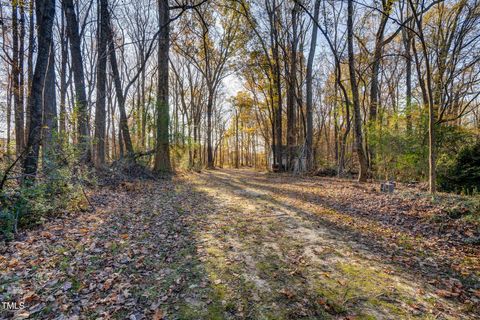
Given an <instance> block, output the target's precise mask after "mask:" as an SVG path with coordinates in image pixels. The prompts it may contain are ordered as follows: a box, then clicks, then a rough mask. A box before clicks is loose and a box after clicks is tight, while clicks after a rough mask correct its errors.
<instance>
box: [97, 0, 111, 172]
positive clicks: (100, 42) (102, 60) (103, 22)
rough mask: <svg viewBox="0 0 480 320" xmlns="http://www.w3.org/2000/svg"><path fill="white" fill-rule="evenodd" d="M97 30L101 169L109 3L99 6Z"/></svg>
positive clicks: (102, 1) (103, 150) (101, 162)
mask: <svg viewBox="0 0 480 320" xmlns="http://www.w3.org/2000/svg"><path fill="white" fill-rule="evenodd" d="M98 11H99V12H98V24H97V25H98V30H97V59H98V62H97V92H96V93H97V99H96V100H97V101H96V104H95V138H94V140H95V153H94V163H95V166H96V167H101V166H102V165H103V164H104V163H105V130H106V109H105V108H106V96H107V95H106V85H107V56H108V52H107V41H108V40H107V37H108V34H107V30H108V29H107V28H108V1H107V0H101V1H100V3H99V4H98Z"/></svg>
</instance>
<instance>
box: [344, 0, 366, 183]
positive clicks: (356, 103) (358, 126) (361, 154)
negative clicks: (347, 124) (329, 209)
mask: <svg viewBox="0 0 480 320" xmlns="http://www.w3.org/2000/svg"><path fill="white" fill-rule="evenodd" d="M347 40H348V66H349V72H350V85H351V89H352V103H353V111H354V126H355V149H356V151H357V156H358V162H359V165H360V170H359V174H358V181H360V182H364V181H366V180H367V177H368V172H367V171H368V163H367V158H366V156H365V150H364V149H363V137H362V116H361V113H360V99H359V95H358V83H357V79H356V74H355V55H354V52H353V0H348V17H347Z"/></svg>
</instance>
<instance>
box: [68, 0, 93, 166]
mask: <svg viewBox="0 0 480 320" xmlns="http://www.w3.org/2000/svg"><path fill="white" fill-rule="evenodd" d="M62 5H63V11H64V12H65V18H66V20H67V34H68V38H69V40H70V55H71V57H72V71H73V79H74V83H75V111H76V116H77V120H78V126H77V135H78V149H79V152H80V160H81V161H82V162H85V163H88V162H90V161H91V152H90V138H89V128H88V109H87V108H88V106H87V94H86V90H85V75H84V70H83V57H82V49H81V41H82V40H81V38H80V32H79V25H78V19H77V14H76V12H75V6H74V5H73V0H63V2H62Z"/></svg>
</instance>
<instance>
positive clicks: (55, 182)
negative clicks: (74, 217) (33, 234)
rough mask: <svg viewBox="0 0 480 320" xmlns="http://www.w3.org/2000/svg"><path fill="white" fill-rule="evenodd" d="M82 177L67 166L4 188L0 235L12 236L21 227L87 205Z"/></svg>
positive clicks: (9, 237)
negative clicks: (26, 184) (29, 180)
mask: <svg viewBox="0 0 480 320" xmlns="http://www.w3.org/2000/svg"><path fill="white" fill-rule="evenodd" d="M82 177H83V175H82V173H79V172H76V173H75V175H74V174H73V173H72V172H71V171H70V170H69V169H68V168H67V167H64V168H58V169H55V170H51V171H50V172H49V174H48V178H44V179H38V180H37V181H36V182H35V183H34V184H32V185H29V186H21V185H17V186H16V187H9V188H8V189H6V190H3V191H1V192H0V203H1V205H0V238H4V239H7V240H10V239H12V238H13V235H14V233H16V232H17V229H19V228H22V227H29V226H34V225H38V224H41V223H42V222H43V221H44V220H45V219H46V218H47V217H49V216H52V215H57V214H60V213H62V212H64V211H70V210H78V209H84V208H86V206H87V203H86V199H85V197H84V195H83V192H82V189H81V181H82V180H81V179H82Z"/></svg>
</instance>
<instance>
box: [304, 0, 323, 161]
mask: <svg viewBox="0 0 480 320" xmlns="http://www.w3.org/2000/svg"><path fill="white" fill-rule="evenodd" d="M319 12H320V0H315V8H314V11H313V19H314V20H315V21H318V15H319ZM317 31H318V28H317V25H316V24H315V23H314V24H313V30H312V39H311V42H310V51H309V53H308V61H307V75H306V79H305V81H306V86H307V88H306V91H307V92H306V94H307V110H306V111H307V112H306V113H307V135H306V137H305V144H306V149H307V170H312V169H314V159H313V92H312V91H313V90H312V89H313V88H312V81H313V59H314V57H315V49H316V46H317Z"/></svg>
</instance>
